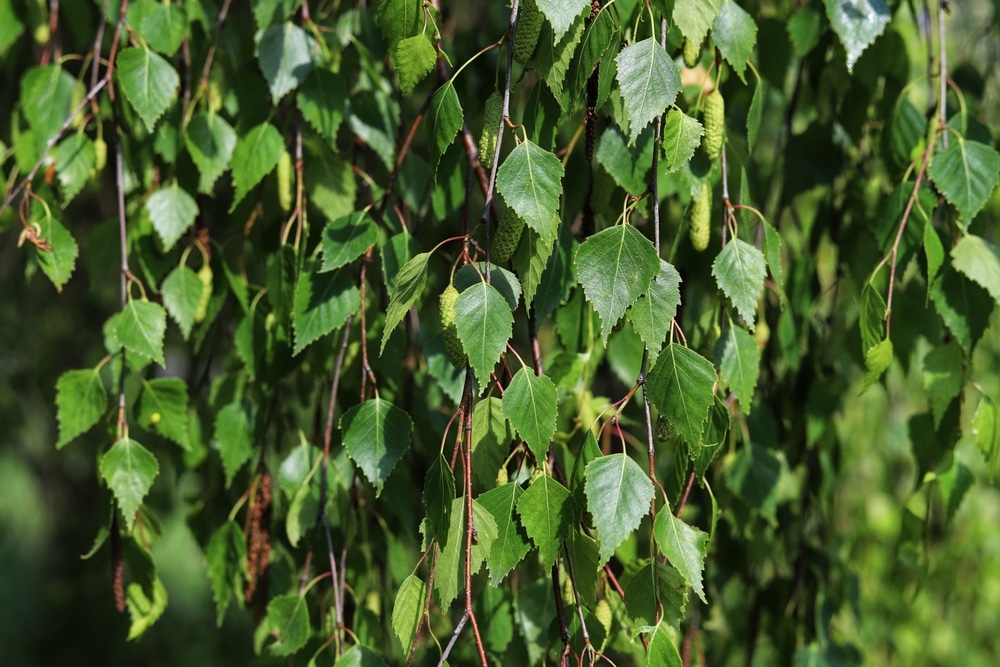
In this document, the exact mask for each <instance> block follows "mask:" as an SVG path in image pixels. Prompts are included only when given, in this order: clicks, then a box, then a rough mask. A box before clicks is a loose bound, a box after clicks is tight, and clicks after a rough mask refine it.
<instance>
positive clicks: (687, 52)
mask: <svg viewBox="0 0 1000 667" xmlns="http://www.w3.org/2000/svg"><path fill="white" fill-rule="evenodd" d="M700 55H701V44H699V43H697V42H695V41H694V40H691V39H685V40H684V65H685V66H686V67H694V66H695V65H697V64H698V56H700Z"/></svg>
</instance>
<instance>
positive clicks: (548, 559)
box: [517, 475, 573, 566]
mask: <svg viewBox="0 0 1000 667" xmlns="http://www.w3.org/2000/svg"><path fill="white" fill-rule="evenodd" d="M517 514H518V516H520V517H521V525H523V526H524V530H525V531H526V532H527V533H528V537H530V538H531V541H532V542H533V543H534V544H535V546H536V547H538V555H539V557H540V558H541V559H542V563H543V564H544V565H545V566H549V565H551V564H552V563H553V562H555V559H556V556H558V555H559V549H560V547H562V541H563V540H564V539H566V538H567V537H568V536H569V532H570V529H571V527H572V523H573V497H572V496H571V495H570V493H569V491H568V490H566V487H565V486H563V485H562V484H560V483H559V482H557V481H556V480H554V479H552V478H551V477H549V476H548V475H541V476H539V477H538V479H536V480H535V481H534V482H532V483H531V486H529V487H528V489H527V490H526V491H525V492H524V493H523V494H522V495H521V497H520V498H519V499H518V500H517Z"/></svg>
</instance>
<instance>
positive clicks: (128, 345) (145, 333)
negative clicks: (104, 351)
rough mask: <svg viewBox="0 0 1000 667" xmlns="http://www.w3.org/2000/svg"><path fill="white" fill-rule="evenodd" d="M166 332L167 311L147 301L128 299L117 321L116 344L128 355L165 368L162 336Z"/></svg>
mask: <svg viewBox="0 0 1000 667" xmlns="http://www.w3.org/2000/svg"><path fill="white" fill-rule="evenodd" d="M166 331H167V311H165V310H163V306H161V305H159V304H156V303H150V302H149V301H136V300H135V299H129V301H128V304H127V305H126V306H125V310H123V311H122V312H121V314H120V319H119V320H118V329H117V333H118V342H119V343H120V344H121V346H122V347H124V348H125V350H126V351H127V352H129V353H135V354H137V355H139V356H140V357H142V358H144V359H152V360H153V361H155V362H156V363H158V364H160V366H163V367H164V368H166V366H167V363H166V361H165V360H164V358H163V336H164V334H166Z"/></svg>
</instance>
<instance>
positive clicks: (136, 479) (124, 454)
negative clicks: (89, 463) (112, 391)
mask: <svg viewBox="0 0 1000 667" xmlns="http://www.w3.org/2000/svg"><path fill="white" fill-rule="evenodd" d="M99 467H100V470H101V477H103V478H104V481H105V482H107V484H108V488H110V489H111V492H112V493H113V494H114V495H115V500H117V501H118V506H119V507H120V508H121V510H122V516H123V517H124V519H125V529H126V530H132V524H134V523H135V513H136V512H137V511H138V510H139V505H141V504H142V500H143V498H145V497H146V494H147V493H149V488H150V487H151V486H153V479H154V478H155V477H156V475H157V473H159V472H160V464H159V463H158V462H157V461H156V457H155V456H153V453H152V452H150V451H149V450H148V449H146V448H145V447H143V446H142V445H140V444H139V443H138V442H136V441H135V440H132V439H131V438H129V437H127V436H126V437H124V438H121V439H120V440H118V441H117V442H115V444H114V445H113V446H112V447H111V449H109V450H108V451H106V452H105V453H104V455H103V456H101V460H100V464H99Z"/></svg>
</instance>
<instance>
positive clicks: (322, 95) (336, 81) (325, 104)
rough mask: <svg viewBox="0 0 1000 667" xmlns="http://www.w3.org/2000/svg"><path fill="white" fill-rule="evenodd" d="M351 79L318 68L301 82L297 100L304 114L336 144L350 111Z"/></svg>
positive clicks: (332, 143) (315, 128)
mask: <svg viewBox="0 0 1000 667" xmlns="http://www.w3.org/2000/svg"><path fill="white" fill-rule="evenodd" d="M348 99H349V94H348V91H347V83H346V82H345V81H344V78H343V77H342V76H340V75H339V74H336V73H334V72H331V71H329V70H326V69H322V68H318V67H317V68H314V69H313V70H312V71H311V72H309V76H307V77H306V78H305V80H304V81H302V85H300V86H299V93H298V95H297V97H296V101H297V103H298V105H299V111H301V112H302V117H303V118H305V119H306V121H308V122H309V124H310V125H312V127H313V129H314V130H316V131H317V132H319V133H320V134H321V135H323V137H324V138H325V139H326V140H327V141H328V142H330V145H334V144H335V142H336V141H337V131H338V130H339V129H340V124H341V123H342V122H343V120H344V114H345V113H346V112H347V101H348Z"/></svg>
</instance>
